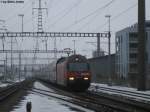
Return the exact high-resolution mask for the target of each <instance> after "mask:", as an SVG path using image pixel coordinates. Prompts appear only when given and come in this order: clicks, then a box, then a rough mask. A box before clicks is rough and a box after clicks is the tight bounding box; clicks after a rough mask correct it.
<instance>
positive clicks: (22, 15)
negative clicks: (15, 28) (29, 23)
mask: <svg viewBox="0 0 150 112" xmlns="http://www.w3.org/2000/svg"><path fill="white" fill-rule="evenodd" d="M18 16H19V17H21V20H22V22H21V24H22V25H21V27H22V30H21V31H22V32H24V28H23V27H24V23H23V17H24V14H19V15H18Z"/></svg>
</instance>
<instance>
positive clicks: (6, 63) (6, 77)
mask: <svg viewBox="0 0 150 112" xmlns="http://www.w3.org/2000/svg"><path fill="white" fill-rule="evenodd" d="M5 60H6V61H5V73H6V74H5V79H7V53H6V59H5Z"/></svg>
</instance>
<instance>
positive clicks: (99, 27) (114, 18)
mask: <svg viewBox="0 0 150 112" xmlns="http://www.w3.org/2000/svg"><path fill="white" fill-rule="evenodd" d="M136 6H137V3H136V4H133V5H132V6H130V7H128V8H127V9H125V10H123V11H122V12H120V13H119V14H117V15H116V16H113V17H112V19H111V21H114V20H116V19H118V18H119V17H120V16H122V15H123V14H125V13H126V12H128V11H129V10H131V9H133V8H135V7H136ZM106 25H107V22H105V23H104V24H102V25H100V26H98V27H96V28H95V29H94V30H93V31H96V30H97V29H98V30H100V29H102V28H103V27H104V26H106Z"/></svg>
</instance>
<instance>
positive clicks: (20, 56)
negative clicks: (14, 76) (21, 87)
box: [19, 53, 21, 81]
mask: <svg viewBox="0 0 150 112" xmlns="http://www.w3.org/2000/svg"><path fill="white" fill-rule="evenodd" d="M20 79H21V53H19V81H20Z"/></svg>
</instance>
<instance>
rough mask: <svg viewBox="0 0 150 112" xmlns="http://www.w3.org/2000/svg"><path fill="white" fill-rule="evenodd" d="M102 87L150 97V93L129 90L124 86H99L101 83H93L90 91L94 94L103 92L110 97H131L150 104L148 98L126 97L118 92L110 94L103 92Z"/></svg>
mask: <svg viewBox="0 0 150 112" xmlns="http://www.w3.org/2000/svg"><path fill="white" fill-rule="evenodd" d="M101 87H105V88H112V89H117V90H124V91H128V92H136V93H142V94H143V93H144V94H148V95H150V91H137V89H135V88H129V87H122V86H108V85H107V84H99V83H91V86H90V88H89V90H90V91H93V92H102V93H107V94H110V95H118V96H123V97H129V98H132V99H134V100H136V101H144V102H147V101H148V102H150V99H146V98H141V97H138V96H131V95H124V94H121V93H116V92H109V91H105V90H101V89H100V88H101Z"/></svg>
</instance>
